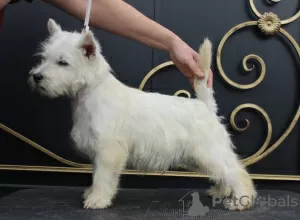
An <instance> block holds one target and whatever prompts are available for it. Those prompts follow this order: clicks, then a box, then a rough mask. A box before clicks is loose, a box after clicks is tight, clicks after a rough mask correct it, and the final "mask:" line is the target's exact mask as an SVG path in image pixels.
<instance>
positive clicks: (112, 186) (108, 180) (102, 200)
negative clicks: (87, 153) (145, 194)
mask: <svg viewBox="0 0 300 220" xmlns="http://www.w3.org/2000/svg"><path fill="white" fill-rule="evenodd" d="M127 156H128V154H127V152H126V148H125V147H124V146H122V144H121V142H118V141H108V142H105V146H101V148H99V149H98V152H97V153H96V157H95V159H94V166H93V169H94V170H93V184H92V186H91V187H90V188H89V189H87V190H86V191H85V193H84V195H83V196H84V198H85V201H84V208H87V209H103V208H107V207H109V206H110V205H111V204H112V200H113V198H114V197H115V195H116V194H117V190H118V184H119V178H120V175H121V172H122V171H123V169H124V167H125V165H126V160H127Z"/></svg>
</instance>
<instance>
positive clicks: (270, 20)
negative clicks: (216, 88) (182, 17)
mask: <svg viewBox="0 0 300 220" xmlns="http://www.w3.org/2000/svg"><path fill="white" fill-rule="evenodd" d="M249 1H250V5H251V8H252V10H253V12H254V13H255V14H256V15H257V16H258V17H259V20H258V21H249V22H244V23H241V24H239V25H237V26H235V27H233V28H232V29H230V30H229V31H228V32H227V33H226V34H225V36H224V37H223V39H222V40H221V42H220V44H219V47H218V51H217V66H218V69H219V72H220V75H221V76H222V78H223V79H224V80H225V82H226V83H228V84H229V85H231V86H233V87H235V88H238V89H252V88H254V87H256V86H257V85H259V84H260V83H261V82H262V80H263V79H264V77H265V73H266V65H265V63H264V61H263V59H262V58H261V57H259V56H257V55H254V54H250V55H248V56H246V57H245V58H244V59H243V68H244V70H246V71H248V72H249V71H252V70H253V69H254V67H255V66H252V68H248V67H247V61H248V60H249V59H251V58H252V59H255V60H257V61H258V62H259V63H260V65H261V69H262V70H261V74H260V77H259V78H258V79H257V80H256V81H255V82H253V83H251V84H247V85H241V84H238V83H236V82H234V81H232V80H231V79H229V77H228V76H227V75H226V74H225V72H224V70H223V68H222V65H221V55H222V49H223V47H224V44H225V42H226V41H227V39H228V38H229V37H230V36H231V35H232V34H233V33H235V32H236V31H238V30H239V29H241V28H244V27H247V26H254V25H257V26H258V27H259V28H260V29H261V31H262V32H263V33H265V34H275V33H281V34H282V35H283V36H284V37H285V38H287V39H288V40H289V42H290V43H291V44H292V46H293V47H294V49H295V50H296V52H297V54H298V57H300V47H299V45H298V43H297V42H296V40H295V39H294V38H293V37H292V36H291V35H290V34H289V33H288V32H287V31H285V30H284V29H282V28H281V25H282V24H286V23H290V22H292V21H294V20H296V19H297V18H298V17H300V11H299V12H298V13H297V14H296V15H295V16H293V17H292V18H290V19H287V20H284V21H280V20H279V18H278V16H277V15H275V14H273V13H265V14H264V15H261V14H260V13H259V12H258V11H257V9H256V7H255V5H254V3H253V0H249ZM274 2H275V1H274ZM278 2H279V1H278ZM245 108H250V109H255V110H256V111H258V112H260V113H261V114H262V115H263V116H264V118H265V121H266V122H267V137H266V139H265V142H264V144H263V145H262V147H261V148H260V149H259V150H258V151H257V152H256V153H255V154H253V155H251V156H249V157H247V158H245V159H243V160H242V162H243V163H244V164H245V165H246V166H249V165H251V164H254V163H256V162H257V161H259V160H261V159H263V158H265V157H266V156H267V155H269V154H270V153H271V152H273V151H274V150H275V149H276V148H277V147H278V146H279V145H280V144H281V143H282V142H283V141H284V140H285V138H286V137H287V136H288V135H289V134H290V133H291V131H292V130H293V128H294V127H295V125H296V123H297V121H298V120H299V117H300V105H299V107H298V110H297V112H296V114H295V116H294V118H293V120H292V121H291V123H290V125H289V126H288V128H287V129H286V130H285V131H284V132H283V134H282V135H281V137H279V138H278V139H277V140H276V141H275V143H274V144H273V145H271V146H269V144H270V140H271V137H272V124H271V120H270V118H269V116H268V114H267V113H266V112H265V111H264V110H263V109H262V108H261V107H259V106H257V105H255V104H249V103H248V104H242V105H239V106H238V107H236V108H235V109H234V110H233V112H232V113H231V116H230V124H231V126H232V127H233V129H235V130H236V131H239V132H244V131H246V130H247V129H248V128H249V126H250V122H249V120H247V119H246V120H245V121H246V126H245V127H243V128H240V127H238V126H237V125H236V123H235V120H234V119H235V117H236V114H237V113H238V112H239V111H241V110H242V109H245Z"/></svg>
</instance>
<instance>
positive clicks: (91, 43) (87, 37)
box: [79, 31, 97, 58]
mask: <svg viewBox="0 0 300 220" xmlns="http://www.w3.org/2000/svg"><path fill="white" fill-rule="evenodd" d="M79 47H80V49H82V50H83V53H84V56H86V57H87V58H90V57H94V56H96V54H97V42H96V40H95V38H94V35H93V33H92V32H91V31H88V32H83V33H82V38H81V41H80V43H79Z"/></svg>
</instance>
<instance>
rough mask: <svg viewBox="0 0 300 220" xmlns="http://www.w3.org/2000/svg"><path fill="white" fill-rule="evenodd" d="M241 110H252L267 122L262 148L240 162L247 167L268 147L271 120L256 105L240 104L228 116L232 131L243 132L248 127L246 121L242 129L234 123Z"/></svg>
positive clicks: (248, 124) (270, 135) (247, 121)
mask: <svg viewBox="0 0 300 220" xmlns="http://www.w3.org/2000/svg"><path fill="white" fill-rule="evenodd" d="M243 109H254V110H256V111H258V112H259V113H261V114H262V116H263V117H264V119H265V120H266V122H267V137H266V139H265V141H264V144H263V145H262V147H261V148H260V149H259V150H258V151H257V152H256V153H254V154H253V155H251V156H249V157H247V158H245V159H242V160H241V162H242V163H243V164H245V165H249V164H252V163H253V161H254V160H255V158H257V157H258V156H259V155H261V154H262V153H263V152H264V151H265V150H266V149H267V147H268V146H269V144H270V141H271V137H272V123H271V119H270V117H269V115H268V114H267V112H266V111H265V110H263V109H262V108H261V107H259V106H258V105H255V104H251V103H247V104H242V105H239V106H238V107H236V108H235V109H234V110H233V111H232V113H231V115H230V124H231V126H232V127H233V129H234V130H236V131H239V132H244V131H246V130H247V129H248V128H249V126H250V122H249V120H248V119H246V120H245V121H246V126H245V127H244V128H240V127H238V126H237V125H236V123H235V118H236V115H237V113H238V112H240V111H241V110H243Z"/></svg>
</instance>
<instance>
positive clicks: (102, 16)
mask: <svg viewBox="0 0 300 220" xmlns="http://www.w3.org/2000/svg"><path fill="white" fill-rule="evenodd" d="M44 1H45V2H48V3H50V4H52V5H54V6H55V7H57V8H61V9H63V10H64V11H66V12H67V13H69V14H71V15H72V16H74V17H76V18H78V19H80V20H83V19H84V16H85V10H86V5H87V2H86V1H83V0H44ZM90 24H91V26H94V27H97V28H102V29H104V30H106V31H109V32H111V33H114V34H118V35H120V36H124V37H126V38H129V39H132V40H135V41H138V42H140V43H143V44H145V45H148V46H150V47H153V48H157V49H161V50H164V51H167V52H168V53H169V55H170V57H171V59H172V61H173V62H174V64H175V65H176V66H177V68H178V69H179V70H180V71H181V72H183V74H184V75H185V76H187V77H191V76H193V75H197V76H198V77H200V78H202V77H203V73H202V71H201V69H200V68H198V66H197V63H196V60H197V56H198V54H197V52H195V51H194V50H193V49H192V48H191V47H189V46H188V45H187V44H186V43H185V42H184V41H182V40H181V39H180V38H179V37H178V36H177V35H176V34H174V33H173V32H172V31H170V30H168V29H167V28H165V27H163V26H161V25H160V24H158V23H156V22H155V21H153V20H151V19H149V18H148V17H146V16H144V15H143V14H142V13H140V12H139V11H137V10H136V9H135V8H133V7H132V6H130V5H129V4H127V3H126V2H124V1H122V0H93V4H92V10H91V19H90ZM211 75H212V73H211ZM210 78H211V77H210ZM209 85H210V84H209Z"/></svg>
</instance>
